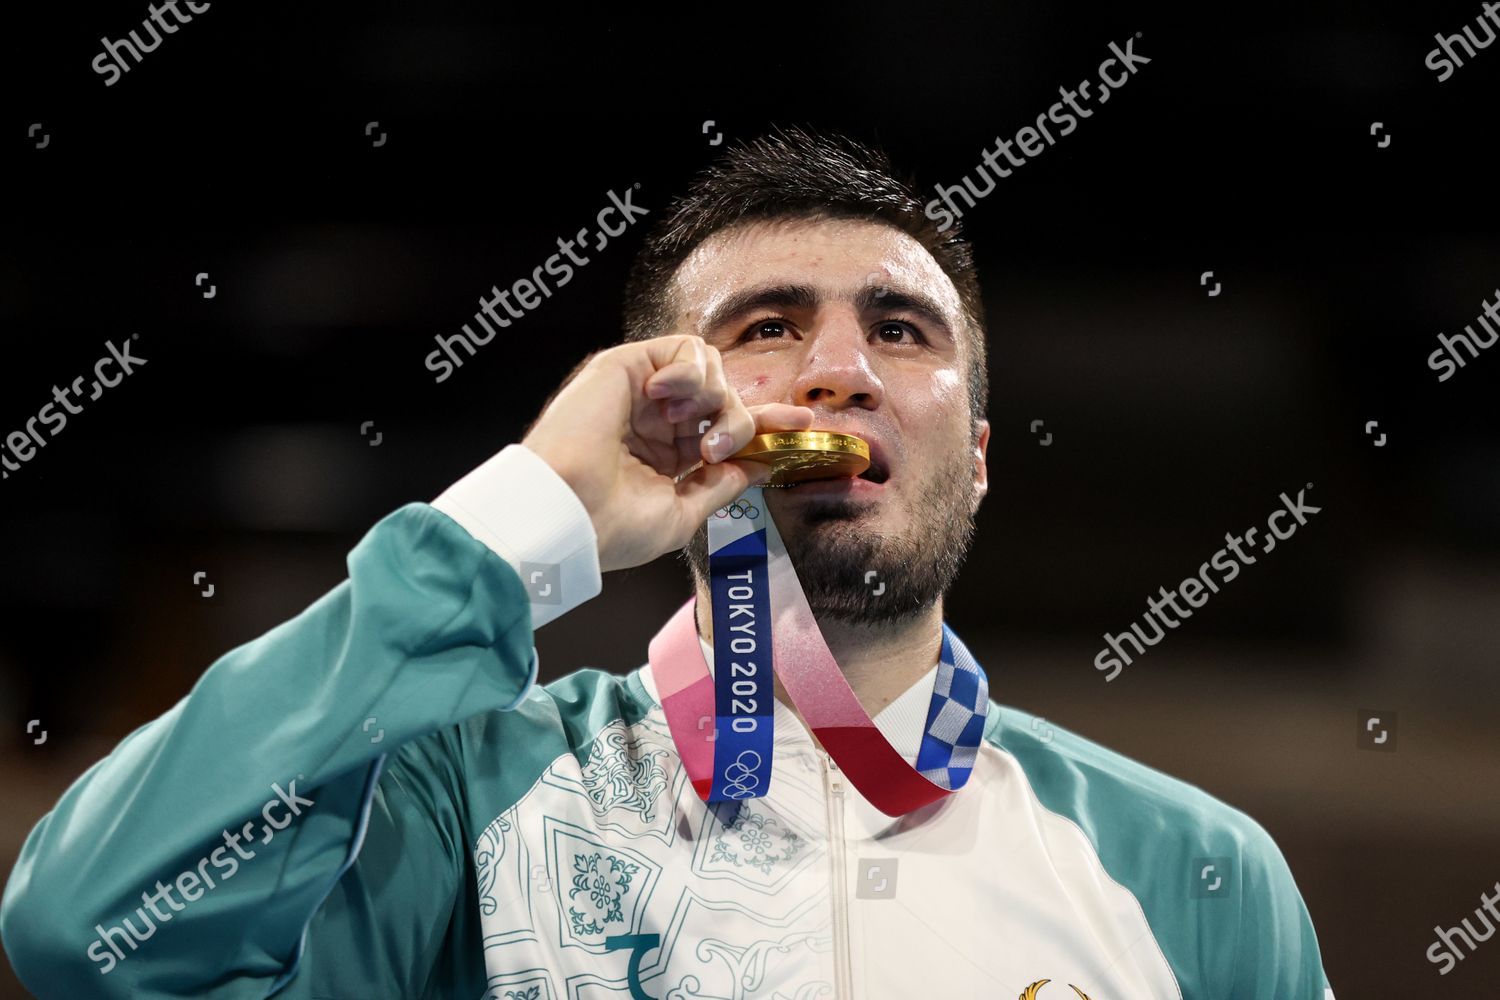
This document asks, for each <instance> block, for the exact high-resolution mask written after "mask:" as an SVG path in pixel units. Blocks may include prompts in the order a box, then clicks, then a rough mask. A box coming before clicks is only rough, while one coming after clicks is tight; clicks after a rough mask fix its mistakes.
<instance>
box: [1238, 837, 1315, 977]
mask: <svg viewBox="0 0 1500 1000" xmlns="http://www.w3.org/2000/svg"><path fill="white" fill-rule="evenodd" d="M1242 829H1243V831H1244V842H1243V844H1242V845H1241V849H1240V850H1241V853H1240V871H1241V873H1242V879H1243V881H1242V891H1241V894H1240V922H1239V943H1238V947H1237V948H1236V949H1235V956H1236V961H1235V966H1234V970H1235V971H1234V990H1233V993H1232V997H1233V998H1234V1000H1283V998H1307V1000H1324V994H1325V991H1326V990H1327V989H1328V977H1327V976H1325V975H1324V974H1323V960H1322V956H1321V954H1320V952H1319V950H1318V938H1317V935H1316V934H1315V933H1314V932H1313V925H1312V918H1311V917H1310V916H1308V912H1307V906H1306V904H1305V903H1303V901H1302V894H1301V893H1300V892H1299V891H1298V890H1297V883H1296V882H1295V881H1294V880H1293V878H1292V872H1291V869H1290V868H1289V867H1288V866H1287V863H1286V858H1284V857H1283V856H1282V853H1281V849H1280V848H1278V847H1277V846H1276V842H1275V841H1274V840H1272V839H1271V835H1270V834H1269V833H1267V832H1266V831H1265V829H1264V828H1263V827H1261V826H1260V825H1259V824H1258V823H1255V822H1254V821H1253V820H1250V819H1249V818H1248V817H1247V818H1246V819H1245V822H1244V825H1243V827H1242Z"/></svg>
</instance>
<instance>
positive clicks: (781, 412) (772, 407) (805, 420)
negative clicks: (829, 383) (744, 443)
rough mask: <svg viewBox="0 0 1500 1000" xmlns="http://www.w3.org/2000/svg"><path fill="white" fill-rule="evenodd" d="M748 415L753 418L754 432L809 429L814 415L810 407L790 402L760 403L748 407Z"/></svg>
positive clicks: (765, 432)
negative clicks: (794, 404)
mask: <svg viewBox="0 0 1500 1000" xmlns="http://www.w3.org/2000/svg"><path fill="white" fill-rule="evenodd" d="M750 415H751V416H752V417H754V418H755V433H756V434H770V433H771V432H772V431H805V430H809V429H810V428H811V427H812V425H813V419H814V417H815V416H816V414H814V413H813V411H812V408H811V407H807V406H793V405H792V404H791V403H761V404H760V405H758V406H752V407H750Z"/></svg>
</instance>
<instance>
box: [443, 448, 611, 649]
mask: <svg viewBox="0 0 1500 1000" xmlns="http://www.w3.org/2000/svg"><path fill="white" fill-rule="evenodd" d="M432 506H434V507H436V508H437V509H438V510H440V511H442V512H443V513H444V514H447V515H448V516H449V517H451V518H453V520H455V521H457V522H458V523H459V524H460V525H461V526H463V528H464V529H465V530H466V531H468V533H469V534H470V535H472V536H474V539H475V540H476V541H478V542H481V543H483V544H484V545H485V546H486V547H488V548H489V549H490V551H492V552H494V553H495V555H497V556H499V557H500V558H501V559H504V560H505V561H506V562H507V563H509V564H510V565H511V568H513V569H514V570H515V571H516V573H517V574H518V575H519V576H520V577H521V583H522V584H523V585H525V587H526V590H527V593H528V594H529V595H530V596H531V627H532V629H533V630H535V629H539V628H541V627H542V626H543V625H545V624H547V623H548V622H550V621H552V620H553V619H554V618H560V617H561V616H563V615H565V614H567V613H568V612H569V611H571V610H573V609H574V608H576V607H578V605H580V604H582V603H583V602H584V601H587V600H589V599H590V598H593V597H597V596H598V594H599V592H600V591H601V590H603V589H604V582H603V579H602V577H601V574H600V571H599V540H598V537H597V536H596V535H595V534H594V522H593V520H592V519H590V517H589V515H588V511H586V510H584V507H583V503H582V501H580V500H579V499H578V495H577V494H576V493H574V492H573V489H572V487H570V486H569V485H568V484H567V483H566V482H565V481H564V480H563V478H562V477H561V476H559V475H558V474H557V473H556V472H555V471H554V470H553V468H552V466H550V465H548V464H547V463H546V462H544V461H543V460H542V459H541V457H540V456H539V455H537V454H536V452H534V451H532V450H531V449H530V448H527V447H526V446H525V445H521V444H512V445H507V446H506V447H505V448H503V449H501V451H500V452H499V454H497V455H495V456H494V457H492V458H490V459H489V460H488V461H486V462H485V463H484V464H483V465H481V466H479V467H478V468H477V469H475V470H474V471H473V472H470V473H469V474H468V475H466V476H464V477H463V478H462V479H460V480H459V481H458V482H456V483H454V484H453V485H452V486H450V487H448V489H446V490H444V491H443V492H442V493H441V494H440V495H439V496H438V498H437V499H436V500H433V501H432Z"/></svg>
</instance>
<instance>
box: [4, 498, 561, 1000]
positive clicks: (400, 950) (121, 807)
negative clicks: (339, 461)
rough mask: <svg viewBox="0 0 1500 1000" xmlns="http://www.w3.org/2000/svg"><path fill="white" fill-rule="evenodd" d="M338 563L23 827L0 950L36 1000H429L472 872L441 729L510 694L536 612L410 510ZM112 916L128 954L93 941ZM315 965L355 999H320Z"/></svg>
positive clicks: (426, 515)
mask: <svg viewBox="0 0 1500 1000" xmlns="http://www.w3.org/2000/svg"><path fill="white" fill-rule="evenodd" d="M348 567H349V578H348V579H347V580H345V581H344V582H343V583H341V584H339V585H338V586H337V587H335V588H334V589H333V590H331V591H330V592H329V593H327V594H326V595H324V596H323V597H322V598H320V599H319V600H317V601H316V602H314V603H313V604H312V605H311V606H310V607H309V608H307V609H306V610H305V611H303V612H302V613H301V614H299V615H298V616H297V617H295V618H293V619H291V620H290V621H288V622H285V623H283V624H282V625H280V626H277V627H276V628H274V629H272V630H271V631H270V632H268V633H266V634H265V635H263V636H261V637H260V638H258V639H255V640H254V641H252V642H249V643H246V644H245V645H243V646H240V647H239V648H237V649H234V650H232V651H231V652H229V653H227V654H225V655H224V656H223V657H221V658H220V659H219V660H218V661H217V662H215V663H214V664H213V665H212V666H211V667H210V668H209V669H208V670H207V671H206V672H205V673H204V675H203V677H202V678H200V680H199V681H198V683H197V684H196V685H194V687H193V689H192V691H191V692H190V693H189V694H188V695H187V697H185V698H184V699H182V700H181V701H180V702H178V703H177V704H176V705H175V706H173V708H172V709H171V710H169V711H168V712H167V713H165V714H164V715H162V716H161V717H160V718H158V719H156V720H155V721H153V722H151V723H149V724H147V725H145V726H143V727H141V728H140V729H137V730H136V731H135V732H133V733H131V734H130V735H129V736H127V737H126V738H125V739H124V740H123V741H122V742H121V743H120V745H119V746H117V747H116V748H115V749H114V750H113V751H112V752H111V753H110V754H109V756H108V757H106V758H105V759H103V760H101V761H99V762H98V763H96V764H95V765H94V766H93V767H91V768H90V769H89V770H88V771H87V772H86V773H85V774H84V775H83V776H82V777H81V778H79V779H78V780H77V781H76V782H74V784H73V785H72V786H71V787H70V788H69V789H68V790H67V792H66V793H64V795H63V796H62V798H61V800H60V801H59V802H58V803H57V805H56V807H55V808H53V810H52V811H51V812H50V813H48V814H47V815H46V816H44V817H43V818H42V819H41V820H40V821H39V822H38V823H37V825H36V827H35V828H34V829H33V830H32V832H31V834H30V836H29V837H28V838H27V840H26V842H25V844H24V846H23V848H22V851H21V854H20V857H19V859H18V860H17V862H16V865H15V868H14V869H13V871H12V873H11V876H10V879H9V881H8V883H7V884H6V887H5V894H4V898H3V900H0V937H3V940H4V944H5V948H6V951H7V952H8V954H9V956H10V959H11V962H12V965H13V968H14V969H15V971H16V974H17V976H18V977H19V978H20V979H21V981H22V982H23V983H25V984H26V985H27V986H28V987H29V988H30V989H31V990H32V992H34V993H35V994H36V995H37V996H38V997H41V998H43V1000H47V998H51V997H65V998H72V997H81V996H91V997H122V998H123V997H131V998H144V1000H157V998H168V997H171V998H177V997H210V998H220V1000H230V998H234V1000H239V998H251V997H255V998H259V997H266V996H268V995H271V994H272V993H275V992H278V991H280V992H283V993H285V994H286V995H288V996H302V997H311V996H327V997H333V996H351V997H354V996H359V997H369V996H420V995H422V993H423V984H424V983H425V982H426V981H427V980H428V978H429V977H430V976H432V975H434V974H435V970H434V963H436V962H438V961H439V957H438V952H439V950H440V945H441V941H442V939H443V938H444V936H445V935H446V934H448V933H450V931H451V929H450V928H449V922H450V916H451V915H452V914H453V913H454V912H455V909H456V905H457V903H458V900H459V897H460V896H461V895H462V893H463V891H464V890H463V888H462V885H463V883H462V872H463V871H464V866H465V865H466V864H467V863H468V862H467V853H468V849H467V847H466V845H465V844H464V843H462V834H461V832H460V829H461V828H460V824H459V823H458V820H457V816H456V812H455V805H454V801H455V795H456V794H459V793H456V792H455V789H459V788H461V780H460V779H461V776H459V775H457V774H454V773H452V771H453V768H455V767H457V766H458V765H456V764H453V763H451V762H450V763H444V762H442V761H437V760H435V759H433V757H434V755H436V756H439V757H445V758H446V759H447V760H448V761H451V760H452V758H450V757H447V756H446V755H444V754H441V753H440V752H439V751H440V750H441V748H442V747H443V746H444V743H443V734H441V733H439V732H438V731H439V730H442V729H444V728H445V727H453V726H454V725H455V724H456V723H458V722H459V721H461V720H463V719H465V718H468V717H470V716H473V715H476V714H478V713H481V712H489V711H494V710H508V709H512V708H515V707H516V706H517V705H519V704H520V703H521V701H522V700H523V699H524V698H525V696H526V694H527V693H528V692H529V690H530V689H531V687H532V685H533V684H534V683H535V679H536V669H537V659H536V651H535V647H534V646H533V644H532V624H531V609H530V603H529V599H528V597H527V595H526V592H525V589H524V587H523V585H522V583H521V580H520V577H519V576H518V575H517V574H516V572H515V571H514V570H513V569H512V568H511V567H510V565H509V564H508V563H506V562H504V561H503V560H502V559H500V558H499V557H498V556H496V555H495V554H494V553H493V552H491V551H490V550H489V549H488V548H486V547H485V546H484V545H482V544H480V543H478V542H476V541H475V540H474V539H473V538H472V537H471V536H470V535H469V534H468V533H467V532H466V531H465V530H464V529H463V528H461V527H460V526H459V525H458V524H457V523H456V522H454V521H453V520H452V519H451V518H449V517H448V516H447V515H446V514H443V513H441V512H440V511H438V510H436V509H435V508H433V507H431V506H429V505H427V504H409V505H407V506H405V507H402V508H401V509H399V510H397V511H395V512H393V513H392V514H390V515H389V516H387V517H386V518H384V519H383V520H381V521H380V522H379V523H378V524H376V525H375V526H374V527H373V528H372V529H370V531H369V532H368V533H367V534H366V535H365V537H364V538H363V539H362V540H361V541H360V542H359V544H358V545H357V546H356V547H355V548H354V549H353V551H352V552H351V553H350V556H349V560H348ZM370 719H373V720H374V721H373V722H372V723H370V724H369V725H368V726H366V724H365V723H366V720H370ZM429 734H432V735H431V736H430V737H429ZM424 737H426V738H424ZM414 741H415V742H414ZM388 753H389V754H390V758H389V759H387V757H386V755H387V754H388ZM283 793H285V794H283ZM309 802H310V804H307V803H309ZM268 821H269V825H268ZM277 823H280V824H282V828H280V829H273V827H274V826H275V825H276V824H277ZM241 833H244V834H246V839H243V840H237V841H236V850H233V851H231V850H230V849H229V847H230V844H229V839H228V838H229V837H230V836H231V835H233V836H238V835H239V834H241ZM362 852H363V853H362ZM245 854H249V855H250V856H249V857H245V856H244V855H245ZM210 859H212V860H210ZM183 873H194V875H193V876H192V877H190V878H189V879H187V880H185V881H184V880H183V879H181V878H180V876H181V875H182V874H183ZM208 880H212V882H213V886H212V887H211V888H209V887H207V881H208ZM159 881H160V882H161V883H162V884H163V887H164V888H166V889H167V894H161V893H160V890H159V889H158V882H159ZM174 882H175V884H176V888H173V886H172V885H170V884H169V883H174ZM153 893H156V896H155V898H154V899H153V900H152V902H151V903H148V902H147V901H146V899H145V897H146V896H147V895H149V894H153ZM195 893H196V895H195ZM325 902H326V904H327V905H325ZM152 904H154V906H153V905H152ZM153 912H155V913H157V914H159V917H157V918H155V919H152V920H150V922H149V923H148V920H147V919H146V918H147V917H149V916H150V915H151V914H153ZM127 919H128V920H129V921H130V922H131V926H132V927H133V928H135V929H136V930H137V931H138V932H139V935H140V937H141V938H142V939H140V940H137V939H136V937H134V936H131V935H129V934H128V933H126V932H125V931H124V930H123V929H122V930H120V931H119V933H118V934H113V935H109V934H106V933H105V932H108V931H111V930H113V929H120V928H123V926H124V924H123V921H125V920H127ZM148 926H150V927H151V928H152V930H151V931H150V933H149V934H147V933H146V929H147V927H148ZM105 937H108V939H109V940H110V941H112V942H113V949H114V950H117V951H119V952H120V953H121V955H122V956H123V957H120V958H116V957H115V955H114V950H111V948H109V947H106V945H105V943H104V938H105ZM304 961H305V962H307V963H308V964H309V969H308V970H305V971H307V972H308V973H309V974H308V975H305V976H304V975H299V974H298V972H299V969H298V966H299V964H300V963H301V962H304ZM106 965H108V966H109V968H108V971H107V972H106V971H105V967H106ZM438 971H440V970H438ZM332 972H338V973H339V974H340V978H339V979H338V980H334V979H333V978H328V979H327V981H328V982H329V983H332V982H334V981H338V982H351V983H356V984H358V986H357V987H356V988H354V989H353V990H352V992H350V991H346V990H345V989H344V988H343V987H340V988H339V991H338V992H331V991H329V992H315V991H316V990H317V989H318V986H317V984H316V983H315V982H314V981H315V980H316V979H317V978H318V976H319V975H323V976H329V975H330V973H332Z"/></svg>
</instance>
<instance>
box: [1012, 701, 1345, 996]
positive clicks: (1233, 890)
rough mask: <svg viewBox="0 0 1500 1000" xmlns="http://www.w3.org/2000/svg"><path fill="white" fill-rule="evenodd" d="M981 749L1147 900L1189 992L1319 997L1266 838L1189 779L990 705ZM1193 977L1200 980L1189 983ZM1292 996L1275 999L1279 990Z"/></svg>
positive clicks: (1311, 956) (1285, 880)
mask: <svg viewBox="0 0 1500 1000" xmlns="http://www.w3.org/2000/svg"><path fill="white" fill-rule="evenodd" d="M985 740H986V742H987V743H988V744H989V745H990V746H991V747H993V748H995V749H996V750H998V751H1000V752H1001V753H1002V754H1004V755H1006V756H1008V757H1010V758H1011V759H1012V760H1014V761H1015V764H1016V766H1017V767H1018V768H1019V770H1020V772H1021V774H1022V776H1023V777H1024V779H1025V781H1026V783H1027V784H1028V785H1029V786H1030V789H1031V792H1032V794H1033V795H1034V796H1035V797H1036V799H1037V801H1038V802H1039V803H1040V804H1041V805H1042V807H1044V808H1045V809H1047V810H1048V811H1049V812H1052V813H1054V814H1057V815H1059V816H1062V817H1063V818H1065V819H1067V820H1069V821H1070V822H1072V823H1073V824H1075V825H1076V826H1077V827H1078V828H1079V829H1080V830H1081V831H1082V832H1083V834H1084V836H1085V837H1087V838H1088V840H1089V841H1090V843H1092V844H1093V846H1094V850H1095V851H1096V853H1097V854H1098V857H1099V860H1100V863H1101V865H1102V866H1103V867H1104V869H1105V871H1106V873H1107V874H1108V875H1109V876H1110V877H1111V878H1112V879H1114V880H1115V881H1116V882H1118V883H1120V884H1121V885H1122V886H1124V887H1125V888H1126V889H1128V890H1129V891H1130V892H1131V893H1132V894H1133V895H1134V896H1135V897H1136V899H1137V900H1138V901H1139V902H1140V904H1141V907H1142V909H1143V910H1144V912H1145V915H1146V918H1147V920H1148V922H1149V923H1150V924H1151V926H1152V929H1153V931H1154V932H1155V934H1156V936H1157V938H1158V940H1159V941H1160V943H1161V945H1162V948H1163V950H1164V951H1165V952H1166V953H1167V955H1168V958H1169V960H1170V961H1171V964H1172V966H1173V968H1174V970H1177V971H1178V975H1179V979H1180V980H1181V985H1182V988H1183V994H1184V996H1193V995H1195V993H1196V991H1195V990H1194V989H1193V988H1192V987H1194V986H1196V987H1197V988H1198V990H1202V991H1204V992H1206V993H1207V994H1208V995H1214V996H1220V997H1230V996H1232V997H1235V998H1239V997H1254V998H1260V997H1262V996H1265V997H1271V996H1282V995H1286V996H1293V995H1296V996H1317V997H1321V996H1322V988H1323V982H1322V968H1321V959H1320V956H1319V954H1318V947H1317V941H1316V938H1315V936H1314V935H1313V931H1312V926H1311V923H1310V921H1309V919H1308V915H1307V910H1306V907H1305V906H1304V904H1303V902H1302V897H1301V895H1300V893H1299V892H1298V890H1297V887H1296V883H1295V881H1294V880H1293V878H1292V873H1291V870H1290V869H1289V868H1288V866H1287V863H1286V859H1285V858H1284V857H1283V855H1282V852H1281V849H1280V848H1279V847H1278V846H1277V845H1276V842H1275V840H1274V839H1273V838H1272V837H1271V835H1270V833H1268V832H1267V831H1266V829H1265V828H1264V827H1263V826H1261V824H1259V823H1258V822H1256V821H1255V820H1254V819H1252V818H1251V817H1250V816H1248V815H1246V814H1245V813H1244V812H1242V811H1241V810H1239V809H1237V808H1235V807H1233V806H1231V805H1228V804H1227V803H1225V802H1222V801H1220V800H1219V799H1216V798H1214V797H1213V796H1212V795H1209V794H1208V793H1207V792H1205V791H1203V790H1202V789H1200V788H1197V787H1195V786H1193V785H1190V784H1188V783H1187V782H1185V781H1181V780H1178V779H1177V778H1173V777H1171V776H1170V775H1167V774H1164V773H1162V772H1161V771H1158V770H1156V769H1155V768H1152V767H1148V766H1147V765H1145V764H1142V763H1140V762H1138V761H1135V760H1132V759H1130V758H1128V757H1126V756H1125V755H1124V754H1120V753H1117V752H1115V751H1113V750H1110V749H1109V748H1107V747H1104V746H1101V745H1100V744H1098V743H1095V742H1093V741H1092V740H1088V739H1085V738H1084V737H1082V736H1079V735H1078V734H1076V733H1073V732H1070V731H1068V730H1067V729H1065V728H1063V727H1061V726H1058V725H1056V724H1055V723H1053V722H1051V721H1050V720H1045V719H1041V718H1039V717H1037V716H1034V715H1032V714H1030V713H1027V712H1024V711H1021V710H1020V709H1016V708H1011V707H1009V706H1003V705H997V704H995V703H994V702H990V718H989V719H988V720H987V722H986V725H985ZM1193 980H1196V982H1194V981H1193ZM1283 989H1286V990H1290V991H1292V992H1286V993H1280V992H1276V991H1277V990H1283Z"/></svg>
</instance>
